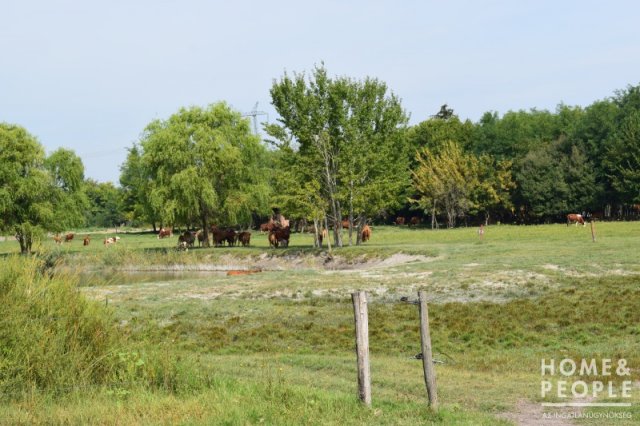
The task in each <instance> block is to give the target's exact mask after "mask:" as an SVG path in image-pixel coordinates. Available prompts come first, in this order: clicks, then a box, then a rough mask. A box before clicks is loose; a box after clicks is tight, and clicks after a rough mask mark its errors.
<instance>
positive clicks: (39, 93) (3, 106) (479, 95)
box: [0, 0, 640, 183]
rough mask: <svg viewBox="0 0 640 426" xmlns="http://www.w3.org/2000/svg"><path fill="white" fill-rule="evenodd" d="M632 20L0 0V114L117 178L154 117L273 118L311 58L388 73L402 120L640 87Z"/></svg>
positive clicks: (497, 12) (541, 105)
mask: <svg viewBox="0 0 640 426" xmlns="http://www.w3.org/2000/svg"><path fill="white" fill-rule="evenodd" d="M638 17H640V2H637V1H617V0H610V1H607V2H603V1H589V0H583V1H578V0H576V1H573V0H566V1H562V0H554V1H547V0H535V1H534V0H530V1H529V0H527V1H525V0H522V1H513V0H511V1H508V0H502V1H498V0H495V1H492V0H483V1H471V0H469V1H461V0H452V1H444V0H439V1H410V0H406V1H398V0H395V1H375V0H373V1H359V0H354V1H347V0H344V1H332V0H329V1H321V2H304V1H300V0H298V1H277V0H274V1H270V2H268V1H251V0H245V1H242V2H240V1H236V2H230V1H215V0H210V1H205V0H181V1H177V0H176V1H168V0H153V1H152V0H126V1H122V0H110V1H90V0H84V1H80V0H77V1H61V0H41V1H35V0H20V1H15V0H0V122H6V123H12V124H18V125H20V126H23V127H25V128H26V129H27V130H28V131H29V132H30V133H31V134H32V135H34V136H36V137H37V138H38V140H39V141H40V142H41V143H42V144H43V145H44V146H45V148H46V150H47V152H52V151H53V150H55V149H57V148H59V147H65V148H69V149H72V150H74V151H75V152H76V153H77V154H78V155H80V157H81V158H82V160H83V162H84V165H85V175H86V176H87V177H89V178H92V179H95V180H98V181H101V182H102V181H112V182H114V183H117V182H118V177H119V174H120V165H121V164H122V163H123V161H124V160H125V158H126V153H127V148H128V147H130V146H131V145H132V144H133V143H135V142H136V141H138V140H139V137H140V134H141V132H142V131H143V130H144V128H145V126H146V125H147V124H148V123H149V122H151V121H152V120H154V119H165V118H168V117H169V116H170V115H171V114H173V113H175V112H176V111H178V110H179V109H180V108H181V107H188V106H192V105H199V106H206V105H209V104H211V103H214V102H218V101H225V102H227V103H228V104H229V105H231V107H233V108H234V109H236V110H237V111H239V112H242V113H247V112H250V111H252V110H253V109H254V106H255V104H256V102H257V103H258V110H260V111H264V112H266V113H268V120H269V122H274V121H275V120H276V119H277V114H276V113H275V110H274V109H273V107H272V106H271V103H270V96H269V89H270V88H271V86H272V84H273V82H274V80H277V79H279V78H281V77H282V76H283V75H284V73H285V72H287V73H289V74H292V73H294V72H297V73H301V72H307V73H309V72H310V71H311V70H312V69H313V67H314V66H315V65H318V64H320V63H322V62H324V64H325V67H326V69H327V71H328V73H329V74H330V75H331V76H348V77H351V78H355V79H364V78H365V77H375V78H378V79H379V80H382V81H384V82H385V83H386V84H387V86H388V87H389V89H390V90H391V91H392V92H393V93H395V94H396V95H397V96H399V97H400V98H401V100H402V105H403V107H404V108H405V110H406V111H407V112H408V113H409V114H410V117H411V119H410V124H417V123H419V122H421V121H423V120H425V119H427V118H429V116H430V115H433V114H435V113H436V112H437V111H438V110H439V108H440V106H441V105H442V104H444V103H447V104H448V105H449V106H450V107H451V108H453V109H454V111H455V113H456V114H458V116H460V118H462V119H470V120H472V121H474V122H475V121H477V120H478V119H479V118H480V117H481V116H482V114H483V113H484V112H486V111H496V112H498V113H499V114H504V113H505V112H507V111H509V110H520V109H530V108H537V109H548V110H551V111H553V110H554V109H555V108H556V106H557V105H558V104H559V103H564V104H567V105H579V106H587V105H589V104H591V103H592V102H594V101H596V100H599V99H604V98H606V97H609V96H612V95H613V94H614V92H615V91H616V90H619V89H624V88H625V87H627V86H628V85H630V84H631V85H637V84H638V83H640V25H638ZM259 119H260V120H263V121H264V120H266V119H267V116H260V117H259Z"/></svg>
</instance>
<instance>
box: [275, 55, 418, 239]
mask: <svg viewBox="0 0 640 426" xmlns="http://www.w3.org/2000/svg"><path fill="white" fill-rule="evenodd" d="M271 97H272V103H273V105H274V107H275V108H276V111H277V112H278V114H279V115H280V118H279V119H278V121H279V123H280V124H277V125H271V126H268V127H267V132H268V133H269V135H270V136H272V137H274V138H275V139H276V140H277V141H279V143H280V144H282V143H285V142H286V143H290V146H291V147H292V149H293V150H295V151H296V152H297V153H298V154H299V155H300V158H301V159H302V158H304V164H306V165H307V166H308V167H309V169H308V170H309V172H310V173H309V174H307V176H311V175H313V176H314V178H313V179H315V180H316V181H317V182H318V183H320V188H321V194H322V198H323V199H324V204H326V206H328V216H329V218H330V221H331V225H332V229H333V236H334V241H335V242H336V245H337V246H342V245H343V242H342V235H341V229H342V226H341V219H342V215H343V212H345V211H346V212H347V213H348V218H349V221H350V225H351V226H350V227H349V228H350V230H353V229H354V224H356V225H357V229H358V232H357V235H358V236H359V235H360V232H359V231H360V229H361V228H362V227H363V226H364V225H365V224H366V218H367V217H368V216H370V215H373V214H376V213H381V212H383V211H384V209H385V208H386V206H392V205H394V204H398V203H399V200H401V199H402V198H403V195H404V192H405V189H406V187H407V186H408V182H409V174H408V155H407V145H406V142H405V141H406V139H405V138H404V137H403V129H404V128H405V126H406V122H407V116H406V114H405V112H404V110H403V109H402V107H401V105H400V100H399V99H398V98H397V97H396V96H395V95H393V94H392V93H389V91H388V89H387V86H386V85H385V84H384V83H382V82H380V81H378V80H376V79H371V78H367V79H365V80H364V81H356V80H353V79H349V78H346V77H339V78H335V79H331V78H329V77H328V75H327V71H326V69H325V68H324V66H321V67H316V68H315V69H314V71H313V73H312V76H311V78H309V79H308V81H307V78H306V76H305V75H304V74H294V76H293V77H290V76H289V75H287V74H285V75H284V76H283V77H282V78H281V79H280V81H276V82H274V84H273V86H272V88H271ZM308 181H309V180H308ZM350 235H351V231H350ZM351 241H352V240H351V238H350V242H351ZM359 242H360V241H359V239H357V241H356V243H359Z"/></svg>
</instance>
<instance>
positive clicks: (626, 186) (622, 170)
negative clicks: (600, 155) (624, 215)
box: [604, 109, 640, 204]
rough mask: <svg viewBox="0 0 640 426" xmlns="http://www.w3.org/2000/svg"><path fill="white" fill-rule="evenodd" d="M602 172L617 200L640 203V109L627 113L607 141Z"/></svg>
mask: <svg viewBox="0 0 640 426" xmlns="http://www.w3.org/2000/svg"><path fill="white" fill-rule="evenodd" d="M604 166H605V171H606V173H607V177H608V178H609V179H610V181H611V186H612V187H613V188H614V189H615V190H616V191H617V193H618V199H619V200H620V201H621V202H623V203H627V204H632V203H640V109H638V110H631V111H629V112H627V113H626V114H625V115H624V116H623V117H622V118H621V119H620V124H619V126H618V128H617V129H616V130H615V131H614V132H613V134H612V135H611V136H610V138H609V140H608V141H607V147H606V151H605V159H604Z"/></svg>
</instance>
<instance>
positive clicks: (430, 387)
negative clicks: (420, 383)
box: [418, 291, 438, 410]
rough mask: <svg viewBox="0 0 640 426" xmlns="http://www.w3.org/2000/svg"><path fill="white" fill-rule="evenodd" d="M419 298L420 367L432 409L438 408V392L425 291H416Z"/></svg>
mask: <svg viewBox="0 0 640 426" xmlns="http://www.w3.org/2000/svg"><path fill="white" fill-rule="evenodd" d="M418 298H419V299H420V340H421V343H422V368H423V370H424V381H425V384H426V385H427V396H428V397H429V406H430V407H431V408H432V409H433V410H437V409H438V393H437V389H436V370H435V367H434V365H433V354H432V352H431V335H430V334H429V309H428V308H427V293H426V292H424V291H419V292H418Z"/></svg>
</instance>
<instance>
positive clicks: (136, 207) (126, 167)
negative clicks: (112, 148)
mask: <svg viewBox="0 0 640 426" xmlns="http://www.w3.org/2000/svg"><path fill="white" fill-rule="evenodd" d="M151 185H152V181H151V179H150V176H149V175H148V173H147V170H146V169H145V168H144V165H143V164H142V158H141V148H140V146H139V145H137V144H134V145H133V146H132V147H131V148H129V152H128V154H127V159H126V160H125V162H124V163H123V164H122V166H120V187H121V188H122V208H123V210H124V213H125V216H126V218H127V219H128V220H129V221H132V222H142V223H150V224H151V225H152V226H153V230H154V231H156V223H157V221H158V214H157V213H156V212H155V210H154V209H153V206H152V205H151V202H150V200H149V197H148V196H147V195H148V194H149V193H150V191H151Z"/></svg>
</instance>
